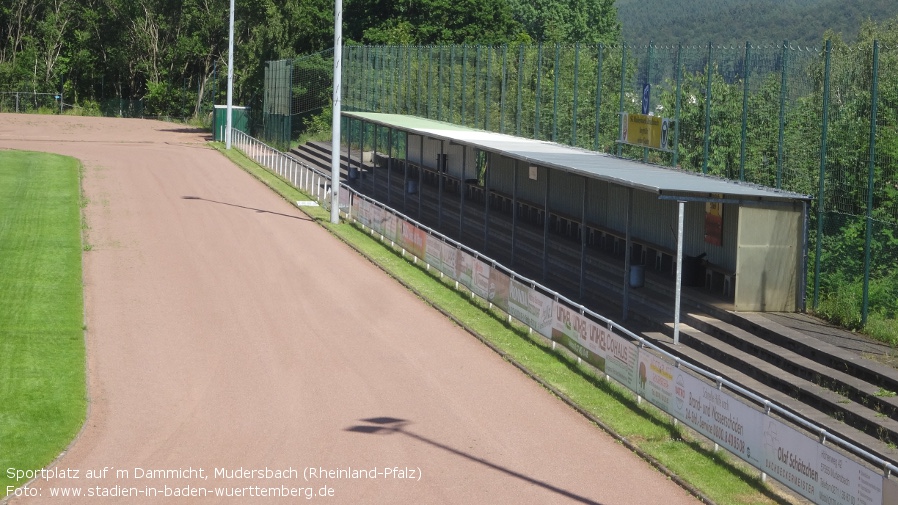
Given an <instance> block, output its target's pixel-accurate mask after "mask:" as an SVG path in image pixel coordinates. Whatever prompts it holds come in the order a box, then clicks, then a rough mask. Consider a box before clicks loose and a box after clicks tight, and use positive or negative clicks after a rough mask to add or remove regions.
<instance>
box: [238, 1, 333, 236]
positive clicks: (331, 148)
mask: <svg viewBox="0 0 898 505" xmlns="http://www.w3.org/2000/svg"><path fill="white" fill-rule="evenodd" d="M232 1H233V0H232ZM342 39H343V1H342V0H336V1H335V2H334V114H333V115H334V117H333V137H332V138H333V140H332V142H333V145H332V146H331V223H333V224H337V223H338V222H340V92H341V90H340V85H341V82H340V77H341V74H342V72H343V62H342V59H343V40H342Z"/></svg>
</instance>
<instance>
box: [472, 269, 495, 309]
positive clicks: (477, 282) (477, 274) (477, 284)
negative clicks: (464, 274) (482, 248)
mask: <svg viewBox="0 0 898 505" xmlns="http://www.w3.org/2000/svg"><path fill="white" fill-rule="evenodd" d="M490 270H491V268H490V264H489V263H486V262H485V261H483V260H480V259H475V260H474V270H473V272H471V291H473V292H474V294H475V295H477V296H479V297H481V298H483V299H484V300H487V299H489V296H490Z"/></svg>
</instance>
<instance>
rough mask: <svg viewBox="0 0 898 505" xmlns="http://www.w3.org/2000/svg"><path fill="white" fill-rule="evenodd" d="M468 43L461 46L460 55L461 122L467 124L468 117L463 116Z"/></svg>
mask: <svg viewBox="0 0 898 505" xmlns="http://www.w3.org/2000/svg"><path fill="white" fill-rule="evenodd" d="M467 74H468V45H467V44H465V45H464V46H462V55H461V124H463V125H467V124H468V118H467V117H466V116H465V102H467V100H468V97H467V91H468V85H467V80H468V79H467V77H468V75H467Z"/></svg>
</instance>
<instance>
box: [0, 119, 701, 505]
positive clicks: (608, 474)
mask: <svg viewBox="0 0 898 505" xmlns="http://www.w3.org/2000/svg"><path fill="white" fill-rule="evenodd" d="M206 140H207V139H206V135H204V134H202V133H200V132H195V131H191V130H190V129H189V128H185V127H183V126H181V125H176V124H171V123H163V122H156V121H149V120H132V119H113V118H86V117H68V116H62V117H60V116H36V115H10V114H0V148H14V149H25V150H34V151H45V152H53V153H59V154H65V155H69V156H74V157H76V158H79V159H80V160H81V161H82V162H83V163H84V166H85V178H84V189H85V192H86V195H87V197H88V198H89V200H90V203H89V204H88V206H87V208H86V216H87V221H88V224H89V226H90V229H89V232H88V233H89V242H90V244H91V245H92V250H90V251H88V252H86V253H85V256H84V286H85V287H84V289H85V304H86V319H87V326H88V332H87V351H88V388H89V395H90V413H89V416H88V419H87V422H86V426H85V428H84V430H83V432H82V433H81V435H80V436H79V437H78V438H77V439H76V440H75V441H74V442H73V444H72V446H71V447H70V448H69V450H68V451H67V452H66V453H65V454H64V455H63V456H62V457H60V458H59V460H58V461H56V462H55V463H54V464H53V465H52V466H51V467H49V468H51V469H53V468H56V469H57V471H67V470H77V471H78V474H79V477H80V478H79V479H60V478H44V479H38V480H36V481H35V482H33V483H31V484H30V485H31V486H32V487H33V488H39V489H40V494H41V496H40V497H39V498H36V499H27V500H26V499H14V500H11V503H15V504H19V503H50V504H53V503H60V504H68V503H297V502H303V501H305V500H304V498H306V493H309V492H310V491H311V492H312V493H314V495H315V496H314V499H313V500H309V501H313V502H323V503H334V504H337V503H340V504H369V503H370V504H376V503H390V504H436V503H440V504H443V503H450V504H451V503H457V504H480V503H483V504H501V503H508V504H528V503H533V504H546V503H596V504H602V505H614V504H621V505H624V504H625V505H631V504H665V505H679V504H686V503H690V504H692V503H697V500H696V499H695V498H693V497H691V496H690V495H689V494H688V493H686V492H685V491H684V490H683V489H681V488H680V487H678V486H677V485H675V484H674V483H673V482H671V481H670V480H668V479H667V477H665V476H664V475H662V474H661V473H659V472H658V471H656V470H654V469H653V468H651V467H650V466H649V465H648V464H646V463H645V462H643V461H642V460H640V459H639V458H638V457H637V456H636V455H634V454H632V453H631V452H629V451H628V450H627V449H626V448H624V447H623V446H621V445H620V444H618V443H616V442H614V441H613V439H612V438H611V437H609V436H608V435H607V434H605V433H604V432H602V431H600V430H599V429H598V428H596V427H595V426H593V425H592V424H590V423H589V422H588V421H587V420H586V419H584V418H583V417H582V416H581V415H580V414H578V413H576V412H575V411H573V410H572V409H571V408H570V407H568V406H566V405H565V404H563V403H562V402H561V401H559V400H558V399H557V398H555V397H553V396H552V395H551V394H549V393H548V392H547V391H546V390H544V389H543V388H541V387H540V386H539V385H538V384H537V383H535V382H534V381H532V380H531V379H529V378H527V377H526V376H524V375H523V374H522V373H521V372H520V371H518V370H517V369H516V368H514V367H513V366H511V365H510V364H508V363H506V362H505V361H503V360H502V358H501V357H499V356H498V355H496V354H495V353H493V352H492V351H490V350H489V349H488V348H487V347H485V346H484V345H482V344H481V343H479V342H478V341H477V340H476V339H474V338H473V337H472V336H470V335H469V334H468V333H466V332H465V331H463V330H462V329H460V328H458V327H457V326H455V325H453V324H452V323H451V322H450V321H448V320H447V319H446V318H445V317H444V316H442V315H441V314H439V313H438V312H437V311H435V310H433V309H431V308H429V307H428V306H427V305H425V304H424V303H422V302H421V301H420V300H419V299H417V298H416V297H415V296H414V295H413V294H412V293H410V292H408V291H407V290H406V289H405V288H403V287H402V286H400V285H399V284H397V283H396V282H394V281H393V280H391V279H390V278H389V277H387V276H386V275H385V274H384V273H383V272H381V271H380V270H379V269H378V268H376V267H375V266H374V265H372V264H370V263H369V262H368V261H366V260H365V259H363V258H362V257H360V256H359V255H358V254H357V253H356V252H354V251H353V250H351V249H350V248H348V247H347V246H345V245H344V244H342V243H341V242H339V241H338V240H337V239H335V238H334V237H332V236H331V235H329V234H328V233H327V231H325V230H324V229H322V228H321V227H319V226H318V225H316V224H315V223H313V222H311V221H309V220H308V219H307V218H306V217H305V216H304V214H302V213H301V212H300V211H299V210H298V209H296V208H295V207H293V206H291V205H290V204H289V203H287V202H285V201H284V200H282V199H281V198H280V197H278V196H277V195H275V194H274V193H272V192H271V191H270V190H269V189H267V188H266V187H265V186H263V185H262V184H261V183H259V182H257V181H256V180H255V179H253V178H252V177H250V176H249V175H247V174H246V173H244V172H243V171H242V170H240V169H239V168H237V167H235V166H233V165H232V164H231V162H229V161H228V160H227V159H225V158H224V157H223V156H222V155H221V154H220V153H218V152H217V151H215V150H213V149H211V148H209V147H207V146H206V145H205V142H206ZM88 470H90V471H92V472H95V473H99V474H100V477H99V478H95V479H87V478H86V475H87V471H88ZM216 472H217V475H216ZM372 472H373V473H374V474H373V475H372ZM104 475H105V477H104ZM64 488H72V489H80V492H81V493H82V496H86V495H87V494H88V493H93V494H105V495H117V496H108V497H103V498H97V497H82V498H80V499H76V498H72V497H71V496H70V497H68V498H59V497H56V498H54V497H52V496H51V494H52V493H53V492H54V489H55V490H56V491H55V492H56V493H57V494H58V493H60V492H62V491H60V490H61V489H64ZM69 492H74V491H71V490H70V491H69ZM216 493H222V494H226V495H227V494H228V493H230V495H231V496H233V495H239V496H234V497H230V498H228V497H216ZM290 493H293V494H299V496H294V497H287V498H277V497H276V496H278V495H279V494H290ZM126 494H127V495H129V496H124V495H126ZM185 494H186V495H192V496H187V497H183V496H182V497H179V496H177V495H185ZM322 494H323V495H331V496H320V495H322ZM166 495H169V496H166ZM263 495H264V496H263ZM202 496H205V497H202Z"/></svg>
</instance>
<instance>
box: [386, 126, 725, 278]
mask: <svg viewBox="0 0 898 505" xmlns="http://www.w3.org/2000/svg"><path fill="white" fill-rule="evenodd" d="M381 130H383V129H381ZM378 133H381V132H378ZM400 134H401V133H399V132H394V139H395V138H396V137H397V135H400ZM385 138H386V137H384V139H385ZM407 144H408V157H409V160H410V161H411V162H412V163H415V164H417V163H418V162H419V160H422V161H423V164H424V166H425V167H428V168H430V169H432V170H436V169H437V166H438V161H437V159H438V156H439V154H440V153H441V146H442V149H443V151H442V152H443V153H445V154H446V156H447V164H448V167H447V171H448V174H449V175H450V176H452V177H455V178H459V179H461V178H464V179H473V178H476V177H477V175H476V166H477V150H476V149H475V148H473V147H469V148H467V149H465V148H464V147H463V146H460V145H457V144H450V143H449V142H443V141H440V140H437V139H432V138H428V137H425V138H424V145H423V147H424V150H423V158H422V151H421V136H420V135H412V134H409V135H408V141H407ZM384 147H386V146H384ZM397 154H399V153H395V154H394V155H397ZM463 156H466V157H467V162H466V165H465V173H464V176H462V157H463ZM489 167H490V172H489V173H490V181H489V186H490V189H491V190H493V191H498V192H501V193H504V194H506V195H509V196H511V195H513V194H514V193H515V189H514V185H515V175H514V174H515V171H517V172H518V177H517V185H518V187H517V198H518V200H519V201H524V202H528V203H529V204H531V205H533V206H535V207H542V206H543V203H544V200H545V191H546V183H547V180H548V179H549V176H548V172H549V169H547V168H546V167H539V168H538V170H537V178H536V180H533V179H531V178H530V165H529V164H528V163H527V162H524V161H520V160H515V159H512V158H509V157H506V156H501V155H497V154H492V153H491V154H490V157H489ZM549 184H550V191H551V193H550V203H549V209H550V211H551V212H552V213H554V214H562V215H565V216H568V217H570V218H573V219H574V220H575V221H579V219H580V216H581V212H582V204H583V192H584V190H587V191H588V195H587V202H586V221H587V223H589V224H593V225H598V226H602V227H605V228H609V229H611V230H614V231H616V232H618V233H620V234H624V232H625V231H626V224H627V208H628V197H629V190H628V189H627V188H624V187H622V186H618V185H614V184H610V183H608V182H604V181H598V180H595V179H585V178H584V177H582V176H579V175H574V174H570V173H567V172H563V171H560V170H552V174H551V180H550V181H549ZM633 209H634V215H633V219H632V228H631V233H632V236H633V238H634V239H635V240H640V241H645V242H650V243H652V244H656V245H658V246H661V247H664V248H667V249H670V250H676V244H677V202H676V201H671V200H659V199H658V197H657V195H655V194H653V193H648V192H645V191H638V190H634V191H633ZM738 219H739V206H738V205H734V204H725V205H723V235H724V238H723V245H722V246H716V245H713V244H709V243H707V242H705V239H704V232H705V229H704V223H705V204H704V203H700V202H689V203H687V204H686V215H685V223H684V224H685V234H684V238H683V245H684V247H683V250H684V254H687V255H689V256H696V255H699V254H702V253H705V254H707V256H706V259H707V260H708V261H710V262H711V263H714V264H715V265H719V266H721V267H723V268H728V269H735V268H736V241H737V237H736V230H737V227H738Z"/></svg>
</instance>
